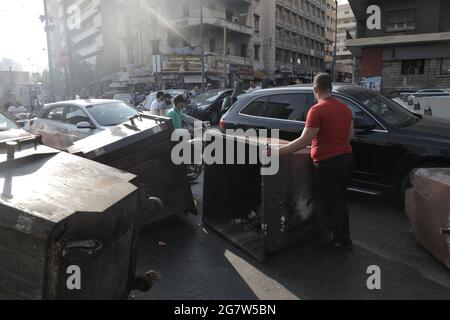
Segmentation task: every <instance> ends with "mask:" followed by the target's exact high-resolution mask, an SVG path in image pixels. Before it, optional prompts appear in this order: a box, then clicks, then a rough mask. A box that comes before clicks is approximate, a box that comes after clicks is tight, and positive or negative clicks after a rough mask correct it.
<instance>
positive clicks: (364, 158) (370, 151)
mask: <svg viewBox="0 0 450 320" xmlns="http://www.w3.org/2000/svg"><path fill="white" fill-rule="evenodd" d="M335 97H336V98H337V99H338V100H340V101H342V102H343V103H345V104H346V105H347V106H348V107H349V108H350V109H351V110H352V112H353V117H354V118H355V117H367V118H368V119H370V120H372V121H375V122H376V123H377V127H376V128H375V129H373V130H370V131H363V130H357V129H355V138H354V140H353V142H352V146H353V153H354V155H355V160H356V170H355V173H354V176H353V179H352V188H356V189H358V191H362V192H366V193H369V194H379V193H380V192H383V191H386V190H387V189H389V188H390V186H391V184H392V180H391V178H390V177H389V175H388V174H387V172H386V170H385V168H388V167H389V166H390V165H392V163H393V162H392V154H391V152H390V147H389V136H388V132H387V131H386V129H385V128H384V127H383V126H382V125H381V124H380V123H379V122H378V121H376V120H375V119H374V118H373V117H372V116H371V115H370V114H368V113H367V112H366V111H365V110H364V109H363V108H362V107H360V106H359V105H358V104H356V103H355V102H354V101H352V100H350V99H348V98H346V97H343V96H339V95H335Z"/></svg>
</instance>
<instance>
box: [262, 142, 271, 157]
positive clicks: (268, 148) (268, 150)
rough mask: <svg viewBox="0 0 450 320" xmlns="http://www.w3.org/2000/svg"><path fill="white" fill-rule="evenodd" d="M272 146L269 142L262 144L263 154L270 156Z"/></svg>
mask: <svg viewBox="0 0 450 320" xmlns="http://www.w3.org/2000/svg"><path fill="white" fill-rule="evenodd" d="M272 148H273V147H272V146H271V145H270V144H267V145H266V146H264V148H263V154H264V155H266V156H268V157H271V156H272Z"/></svg>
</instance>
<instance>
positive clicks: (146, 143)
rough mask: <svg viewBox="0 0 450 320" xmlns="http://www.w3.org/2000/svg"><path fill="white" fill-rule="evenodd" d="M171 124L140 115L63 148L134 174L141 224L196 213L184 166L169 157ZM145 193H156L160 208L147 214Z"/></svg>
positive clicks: (167, 121) (163, 119) (147, 204)
mask: <svg viewBox="0 0 450 320" xmlns="http://www.w3.org/2000/svg"><path fill="white" fill-rule="evenodd" d="M172 132H173V124H172V121H171V120H170V119H166V118H160V117H154V116H149V115H140V116H136V117H134V118H132V119H130V122H128V123H125V124H122V125H120V126H117V127H113V128H111V129H110V130H105V131H102V132H100V133H97V134H95V135H92V136H90V137H88V138H86V139H83V140H80V141H77V142H75V143H74V145H73V146H71V147H70V148H69V149H68V150H67V151H68V152H69V153H72V154H75V155H79V156H81V157H84V158H86V159H90V160H94V161H96V162H99V163H103V164H106V165H108V166H111V167H114V168H117V169H120V170H123V171H126V172H130V173H133V174H135V175H137V179H136V181H135V184H136V186H137V187H138V188H139V199H140V200H139V208H140V209H139V210H140V211H141V212H147V214H145V215H144V220H143V221H142V223H143V224H147V223H151V222H154V221H157V220H160V219H162V218H166V217H169V216H172V215H175V214H179V213H192V214H196V213H197V211H196V207H195V203H194V199H193V196H192V191H191V188H190V185H189V181H188V179H187V176H186V168H185V167H184V166H176V165H174V164H173V162H172V159H171V152H172V148H173V146H174V143H173V142H172V141H171V136H172ZM149 197H158V198H159V199H161V201H162V202H163V204H164V210H163V211H162V212H161V213H159V214H158V215H150V214H148V212H149V211H152V204H151V203H149V201H148V199H149Z"/></svg>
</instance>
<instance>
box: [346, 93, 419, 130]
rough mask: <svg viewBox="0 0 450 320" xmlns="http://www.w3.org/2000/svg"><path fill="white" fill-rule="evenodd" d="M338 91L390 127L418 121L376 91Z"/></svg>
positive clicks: (417, 118)
mask: <svg viewBox="0 0 450 320" xmlns="http://www.w3.org/2000/svg"><path fill="white" fill-rule="evenodd" d="M339 91H340V92H342V93H345V94H348V95H350V96H352V97H353V98H355V99H356V100H357V101H359V102H360V103H362V104H363V105H364V106H365V107H366V109H367V111H371V112H372V113H373V114H375V115H377V116H378V117H379V118H381V119H382V120H383V121H384V122H386V123H387V124H389V125H391V126H395V127H405V126H409V125H412V124H414V123H416V122H417V121H419V120H420V117H419V116H417V115H415V114H413V113H411V112H409V111H408V110H406V109H405V108H404V107H402V106H401V105H399V104H398V103H396V102H394V101H392V100H391V99H389V98H387V97H385V96H384V95H382V94H381V93H378V92H376V91H372V90H366V89H363V88H346V89H341V90H339Z"/></svg>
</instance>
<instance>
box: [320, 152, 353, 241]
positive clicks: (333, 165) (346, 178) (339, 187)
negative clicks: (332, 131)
mask: <svg viewBox="0 0 450 320" xmlns="http://www.w3.org/2000/svg"><path fill="white" fill-rule="evenodd" d="M354 169H355V160H354V157H353V155H352V154H345V155H341V156H337V157H335V158H332V159H329V160H326V161H324V162H320V163H315V164H314V182H315V189H316V192H317V193H318V195H319V197H320V199H321V202H322V205H323V206H324V209H325V211H326V213H327V215H328V217H329V218H330V222H331V228H332V229H333V241H334V242H338V243H343V241H344V240H346V239H350V217H349V209H348V205H347V197H346V195H347V187H348V184H349V182H350V178H351V176H352V174H353V170H354Z"/></svg>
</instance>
